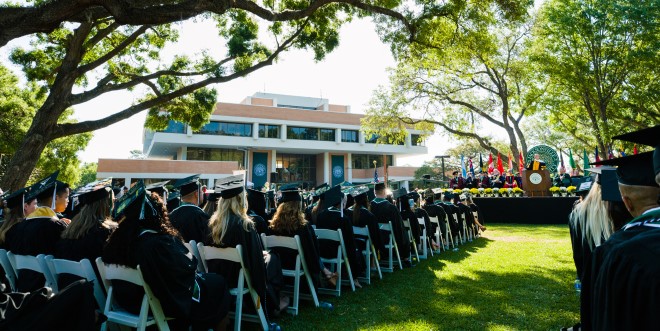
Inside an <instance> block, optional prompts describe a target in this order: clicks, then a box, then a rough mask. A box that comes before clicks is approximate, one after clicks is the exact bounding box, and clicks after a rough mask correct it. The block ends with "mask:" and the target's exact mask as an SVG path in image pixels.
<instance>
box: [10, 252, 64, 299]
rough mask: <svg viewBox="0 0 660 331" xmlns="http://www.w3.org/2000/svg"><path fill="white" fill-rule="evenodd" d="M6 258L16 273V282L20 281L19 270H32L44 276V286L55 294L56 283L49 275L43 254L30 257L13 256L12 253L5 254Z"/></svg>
mask: <svg viewBox="0 0 660 331" xmlns="http://www.w3.org/2000/svg"><path fill="white" fill-rule="evenodd" d="M7 258H8V259H9V262H10V263H11V266H12V267H13V268H14V271H15V272H16V276H17V278H16V281H17V282H18V281H20V279H19V277H20V276H19V271H20V270H23V269H25V270H32V271H35V272H38V273H40V274H42V275H44V278H45V279H46V282H45V284H44V286H46V287H50V288H51V289H52V291H53V292H54V293H57V282H56V281H55V278H54V277H53V275H52V274H51V272H50V268H49V267H48V265H47V264H46V256H45V255H44V254H39V255H37V256H32V255H16V254H13V253H12V252H7Z"/></svg>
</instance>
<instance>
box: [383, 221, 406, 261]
mask: <svg viewBox="0 0 660 331" xmlns="http://www.w3.org/2000/svg"><path fill="white" fill-rule="evenodd" d="M378 228H379V229H380V230H383V231H388V233H389V236H388V237H389V240H388V242H387V243H386V244H385V248H386V249H387V253H388V254H387V255H388V256H387V261H386V263H387V264H386V265H385V266H382V265H381V266H380V268H381V269H382V270H383V271H386V272H394V253H396V259H397V261H398V262H399V269H401V270H403V264H402V263H401V255H399V246H397V244H396V239H395V238H394V233H393V232H392V222H391V221H390V222H387V223H380V224H378Z"/></svg>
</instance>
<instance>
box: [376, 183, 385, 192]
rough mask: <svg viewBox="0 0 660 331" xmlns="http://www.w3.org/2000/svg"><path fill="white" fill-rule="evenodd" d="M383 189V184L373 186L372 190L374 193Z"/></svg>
mask: <svg viewBox="0 0 660 331" xmlns="http://www.w3.org/2000/svg"><path fill="white" fill-rule="evenodd" d="M384 189H385V183H376V185H374V190H376V191H381V190H384Z"/></svg>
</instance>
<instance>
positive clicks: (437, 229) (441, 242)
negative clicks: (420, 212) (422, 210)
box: [429, 216, 447, 254]
mask: <svg viewBox="0 0 660 331" xmlns="http://www.w3.org/2000/svg"><path fill="white" fill-rule="evenodd" d="M429 219H430V220H431V223H432V224H435V233H433V236H434V237H435V243H436V244H438V245H440V248H438V249H437V250H435V253H436V254H440V252H442V250H443V249H444V250H445V251H446V250H447V249H446V248H445V242H444V239H443V238H442V232H441V231H440V222H439V221H438V217H437V216H434V217H429Z"/></svg>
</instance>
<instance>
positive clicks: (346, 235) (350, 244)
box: [316, 185, 365, 288]
mask: <svg viewBox="0 0 660 331" xmlns="http://www.w3.org/2000/svg"><path fill="white" fill-rule="evenodd" d="M343 199H345V198H344V194H343V193H342V192H341V188H340V187H339V185H337V186H335V187H333V188H331V189H330V190H328V191H327V192H326V193H325V204H326V205H328V206H330V207H329V208H328V209H325V210H322V211H320V212H319V214H318V217H317V220H316V228H317V229H329V230H335V231H336V230H338V229H341V232H342V239H343V240H344V246H345V248H346V255H348V256H347V257H346V258H347V259H348V263H349V265H350V266H351V273H352V275H353V282H354V283H355V286H357V287H360V288H361V287H362V285H361V284H360V282H359V281H358V275H360V274H361V273H362V272H363V271H364V269H365V268H364V265H363V263H362V259H361V258H360V257H361V256H362V253H360V252H358V250H357V248H356V245H355V235H354V233H353V224H352V223H351V220H350V219H349V218H348V215H344V212H343V210H344V208H343V207H344V206H343V204H344V203H343V202H342V200H343ZM319 245H320V246H319V248H320V253H321V256H322V257H325V258H329V259H332V258H335V257H337V246H338V245H337V244H336V242H332V243H329V242H323V241H322V240H319ZM358 254H360V255H359V256H358Z"/></svg>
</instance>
